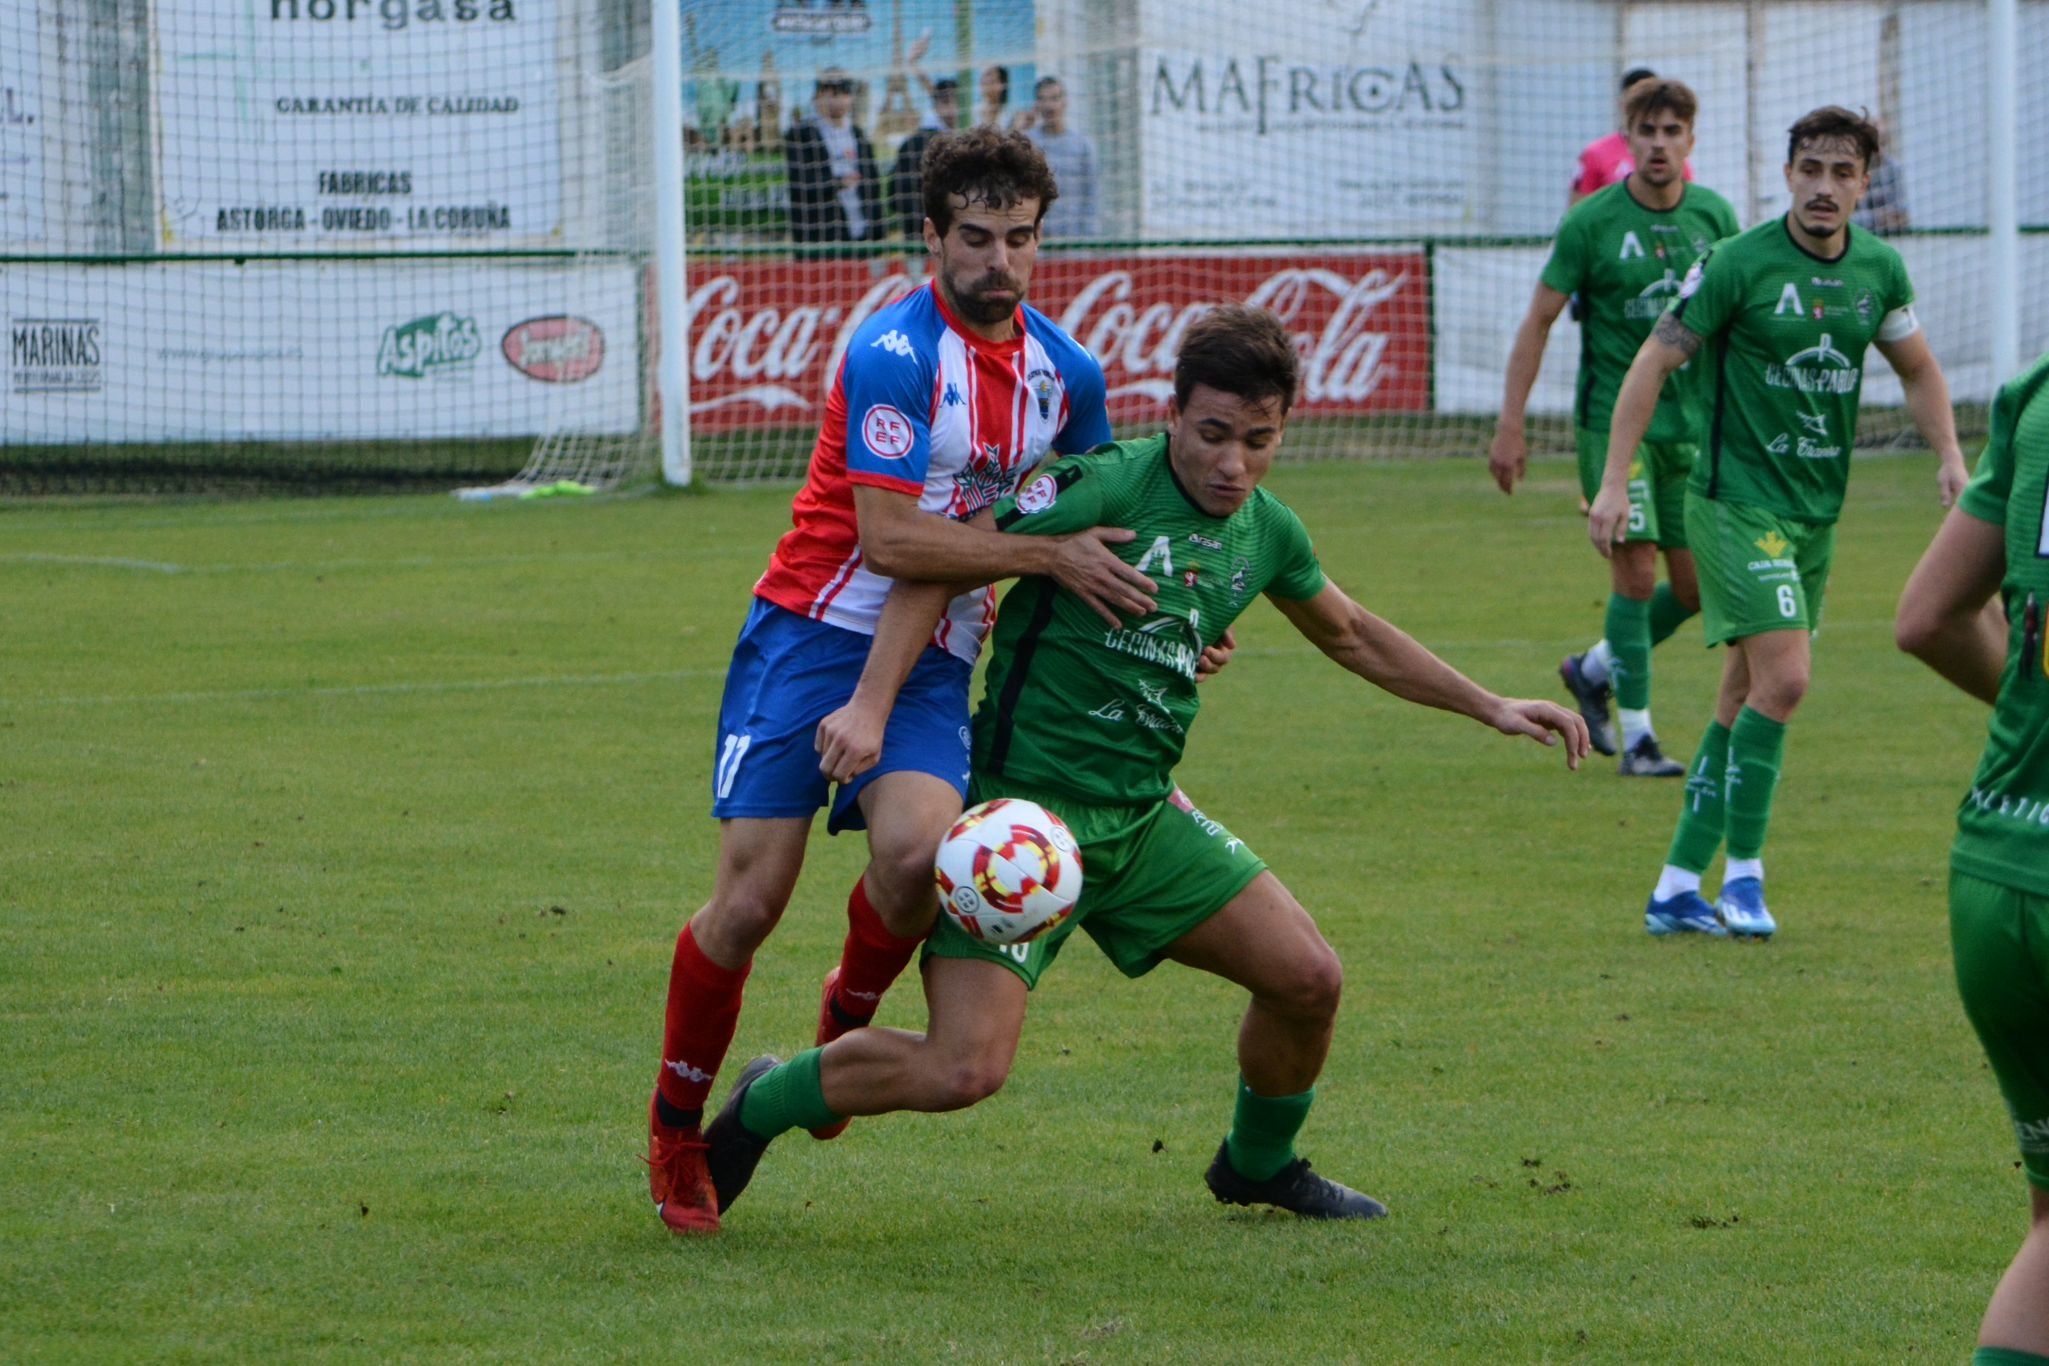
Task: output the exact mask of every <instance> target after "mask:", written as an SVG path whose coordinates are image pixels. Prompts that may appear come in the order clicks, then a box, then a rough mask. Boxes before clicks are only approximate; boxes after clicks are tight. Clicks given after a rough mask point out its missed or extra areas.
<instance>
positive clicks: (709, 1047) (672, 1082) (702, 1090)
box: [655, 925, 753, 1120]
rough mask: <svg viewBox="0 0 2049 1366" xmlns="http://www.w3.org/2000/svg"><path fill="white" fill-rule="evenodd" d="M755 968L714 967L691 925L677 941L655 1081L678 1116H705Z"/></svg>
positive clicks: (737, 1024) (657, 1090)
mask: <svg viewBox="0 0 2049 1366" xmlns="http://www.w3.org/2000/svg"><path fill="white" fill-rule="evenodd" d="M752 966H753V965H752V964H751V963H750V964H748V965H746V966H744V967H739V968H722V967H720V966H719V965H718V964H717V963H714V962H712V961H711V959H709V958H706V957H705V956H704V951H703V950H702V949H700V948H698V947H697V940H696V938H695V937H694V936H693V935H692V934H691V933H690V926H689V925H685V926H684V927H683V932H682V933H681V934H679V935H677V936H676V957H675V961H673V962H672V963H670V965H669V1004H668V1009H667V1011H666V1012H665V1014H664V1017H663V1021H662V1070H661V1073H660V1074H659V1075H658V1076H657V1077H656V1078H655V1091H656V1092H657V1093H658V1094H659V1095H660V1096H661V1098H662V1100H663V1101H665V1102H667V1106H668V1108H669V1109H670V1111H671V1112H672V1113H674V1112H676V1111H680V1112H682V1113H683V1114H684V1115H685V1116H688V1117H691V1118H692V1119H693V1120H694V1119H695V1117H696V1116H698V1115H701V1114H702V1113H703V1112H704V1101H705V1097H706V1096H708V1095H710V1094H711V1083H712V1078H713V1077H716V1076H717V1075H718V1072H719V1064H720V1063H722V1062H724V1061H725V1060H726V1050H727V1049H728V1048H730V1047H732V1044H733V1030H734V1029H735V1028H737V1027H738V1026H739V1023H740V990H741V988H742V987H743V986H745V985H746V982H747V969H748V967H752Z"/></svg>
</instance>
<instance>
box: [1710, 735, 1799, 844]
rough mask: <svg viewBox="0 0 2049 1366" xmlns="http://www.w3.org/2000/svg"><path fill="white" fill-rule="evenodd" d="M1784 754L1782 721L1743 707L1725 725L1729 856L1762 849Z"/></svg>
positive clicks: (1784, 742) (1769, 822) (1784, 740)
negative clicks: (1732, 723)
mask: <svg viewBox="0 0 2049 1366" xmlns="http://www.w3.org/2000/svg"><path fill="white" fill-rule="evenodd" d="M1785 754H1786V724H1785V722H1783V721H1774V720H1772V719H1771V718H1770V717H1769V716H1766V715H1765V714H1764V713H1763V712H1759V711H1752V710H1751V709H1750V708H1748V707H1745V708H1744V709H1743V710H1742V711H1739V712H1737V713H1736V724H1735V725H1733V726H1731V727H1729V775H1728V778H1727V780H1726V782H1725V784H1724V785H1725V786H1726V788H1727V790H1728V803H1729V816H1728V825H1727V827H1726V832H1727V835H1728V840H1729V857H1730V858H1757V857H1759V856H1760V855H1761V854H1763V853H1764V833H1765V829H1766V827H1767V826H1769V825H1770V824H1771V820H1772V792H1773V791H1774V790H1775V789H1776V788H1777V787H1778V785H1779V764H1780V762H1781V761H1782V760H1783V759H1784V758H1785Z"/></svg>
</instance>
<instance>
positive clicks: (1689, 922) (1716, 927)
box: [1643, 892, 1729, 939]
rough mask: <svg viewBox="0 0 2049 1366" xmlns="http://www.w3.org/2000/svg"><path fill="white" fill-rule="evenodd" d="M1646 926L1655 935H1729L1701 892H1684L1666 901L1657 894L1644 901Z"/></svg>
mask: <svg viewBox="0 0 2049 1366" xmlns="http://www.w3.org/2000/svg"><path fill="white" fill-rule="evenodd" d="M1643 927H1644V928H1645V929H1646V930H1649V931H1650V932H1651V933H1652V934H1657V935H1665V934H1709V935H1713V936H1715V937H1716V938H1718V939H1719V938H1721V937H1722V936H1723V935H1726V934H1728V932H1729V931H1728V930H1727V929H1725V928H1724V927H1723V925H1722V920H1721V917H1720V916H1718V915H1717V914H1715V908H1714V907H1713V906H1710V905H1709V904H1708V902H1707V898H1706V897H1703V896H1702V895H1701V894H1700V893H1699V892H1681V893H1679V894H1678V895H1677V896H1668V897H1666V898H1665V899H1664V900H1663V901H1660V900H1658V898H1657V896H1656V895H1655V894H1653V895H1652V897H1651V899H1650V900H1649V901H1647V902H1645V903H1644V908H1643Z"/></svg>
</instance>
